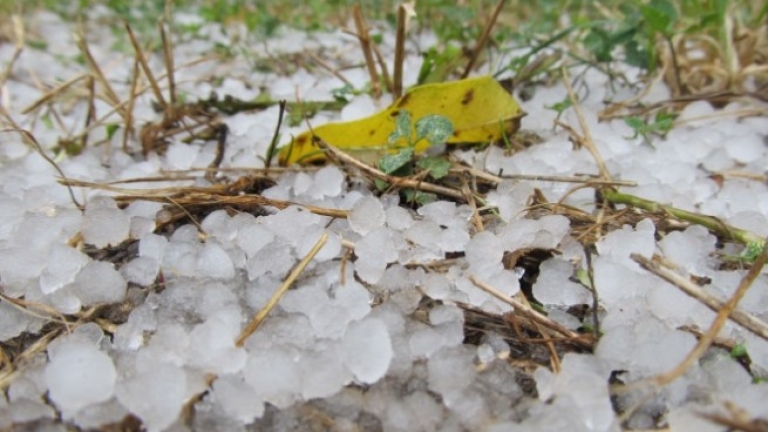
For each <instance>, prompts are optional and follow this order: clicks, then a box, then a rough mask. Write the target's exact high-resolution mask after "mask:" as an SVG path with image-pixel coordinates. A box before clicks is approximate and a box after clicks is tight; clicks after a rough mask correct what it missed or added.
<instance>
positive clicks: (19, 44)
mask: <svg viewBox="0 0 768 432" xmlns="http://www.w3.org/2000/svg"><path fill="white" fill-rule="evenodd" d="M11 22H12V24H13V33H14V36H15V39H16V41H15V42H16V43H15V45H16V47H15V48H14V50H13V56H11V60H10V61H9V62H8V64H6V66H5V70H4V71H3V72H2V74H0V88H2V87H4V86H5V82H6V81H7V80H8V77H9V76H11V72H12V71H13V65H14V64H16V60H18V58H19V56H20V55H21V52H22V51H24V22H23V21H22V20H21V17H20V16H19V15H13V16H12V17H11Z"/></svg>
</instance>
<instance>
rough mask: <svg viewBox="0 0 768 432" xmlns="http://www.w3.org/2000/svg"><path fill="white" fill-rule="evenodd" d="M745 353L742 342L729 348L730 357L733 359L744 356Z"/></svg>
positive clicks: (745, 349)
mask: <svg viewBox="0 0 768 432" xmlns="http://www.w3.org/2000/svg"><path fill="white" fill-rule="evenodd" d="M747 355H748V354H747V346H746V345H745V344H744V343H737V344H736V345H734V346H733V348H731V357H733V358H735V359H740V358H744V357H746V356H747Z"/></svg>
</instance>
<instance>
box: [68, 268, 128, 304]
mask: <svg viewBox="0 0 768 432" xmlns="http://www.w3.org/2000/svg"><path fill="white" fill-rule="evenodd" d="M127 288H128V284H127V282H126V281H125V279H123V277H122V276H121V275H120V273H119V272H118V271H117V270H115V267H114V265H112V264H111V263H107V262H101V261H91V262H89V263H88V264H87V265H86V266H85V267H83V269H82V270H80V272H79V273H78V274H77V276H76V277H75V281H74V283H73V293H74V294H75V295H76V296H77V298H78V299H79V300H80V302H81V303H82V304H83V305H84V306H89V305H93V304H100V303H115V302H119V301H121V300H123V297H125V292H126V289H127Z"/></svg>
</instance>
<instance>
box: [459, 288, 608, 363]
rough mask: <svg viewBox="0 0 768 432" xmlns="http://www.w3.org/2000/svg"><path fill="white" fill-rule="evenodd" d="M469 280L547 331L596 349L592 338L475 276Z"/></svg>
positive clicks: (582, 345) (584, 346)
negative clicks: (553, 319)
mask: <svg viewBox="0 0 768 432" xmlns="http://www.w3.org/2000/svg"><path fill="white" fill-rule="evenodd" d="M469 280H470V281H471V282H472V283H473V284H475V286H477V287H478V288H480V289H482V290H483V291H485V292H487V293H488V294H491V295H492V296H494V297H496V298H497V299H499V300H501V301H503V302H504V303H506V304H508V305H510V306H512V307H513V308H515V310H516V311H518V312H520V313H522V314H523V315H525V316H526V317H528V318H530V319H531V320H532V321H534V322H536V323H539V324H541V325H542V326H544V327H546V328H547V329H549V330H551V331H553V332H555V333H558V334H560V335H562V336H564V337H566V338H568V339H569V340H570V341H571V342H573V343H574V344H577V345H579V346H581V347H583V348H587V349H592V348H593V347H594V340H592V339H591V337H590V336H585V335H580V334H578V333H576V332H574V331H573V330H571V329H569V328H567V327H565V326H563V325H562V324H560V323H557V322H555V321H552V320H551V319H550V318H549V317H547V316H545V315H542V314H540V313H539V312H537V311H536V310H534V309H532V308H530V307H528V306H526V305H525V304H523V303H522V302H520V301H518V300H515V299H513V298H511V297H509V296H508V295H506V294H504V293H503V292H501V291H499V290H498V289H496V288H495V287H493V286H491V285H489V284H487V283H485V282H483V281H481V280H480V279H479V278H478V277H477V276H475V275H470V276H469Z"/></svg>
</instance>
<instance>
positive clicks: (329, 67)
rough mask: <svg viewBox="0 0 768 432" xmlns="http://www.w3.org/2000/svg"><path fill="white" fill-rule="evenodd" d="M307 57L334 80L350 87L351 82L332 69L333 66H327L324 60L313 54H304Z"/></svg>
mask: <svg viewBox="0 0 768 432" xmlns="http://www.w3.org/2000/svg"><path fill="white" fill-rule="evenodd" d="M306 54H307V56H309V58H310V59H312V61H313V62H315V63H317V64H318V65H319V66H320V67H322V68H323V69H325V70H327V71H328V72H330V73H331V75H333V76H335V77H336V78H338V79H340V80H341V81H342V82H343V83H344V84H347V85H350V86H351V85H352V81H350V80H349V79H347V77H345V76H344V75H342V74H341V73H340V72H339V71H338V70H336V69H334V68H333V66H331V65H329V64H328V63H327V62H326V61H325V60H323V59H321V58H320V57H318V56H317V55H316V54H315V53H313V52H310V51H308V52H306Z"/></svg>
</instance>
